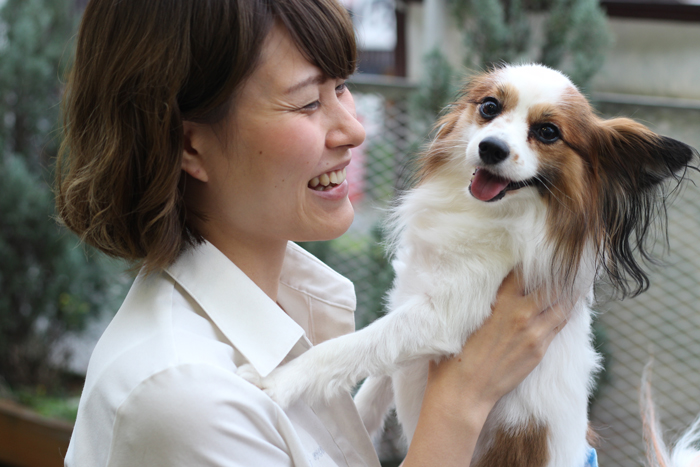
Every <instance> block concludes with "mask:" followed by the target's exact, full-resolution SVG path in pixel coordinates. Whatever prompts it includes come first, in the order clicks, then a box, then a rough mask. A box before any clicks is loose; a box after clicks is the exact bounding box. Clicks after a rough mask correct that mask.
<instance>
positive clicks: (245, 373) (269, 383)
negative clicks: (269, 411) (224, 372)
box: [236, 363, 306, 409]
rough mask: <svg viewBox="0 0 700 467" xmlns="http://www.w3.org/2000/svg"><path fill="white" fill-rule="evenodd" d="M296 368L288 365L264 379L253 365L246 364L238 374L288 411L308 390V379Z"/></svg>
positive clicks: (238, 370)
mask: <svg viewBox="0 0 700 467" xmlns="http://www.w3.org/2000/svg"><path fill="white" fill-rule="evenodd" d="M296 366H297V365H290V364H289V363H288V364H286V365H283V366H281V367H279V368H277V369H276V370H274V371H273V372H272V373H270V375H269V376H266V377H264V378H263V377H262V376H260V374H259V373H258V372H257V371H256V370H255V368H253V365H251V364H249V363H246V364H245V365H241V366H239V367H238V369H237V370H236V374H237V375H238V376H240V377H241V378H243V379H245V380H246V381H248V382H249V383H251V384H253V385H254V386H257V387H258V388H260V389H262V391H263V392H264V393H265V394H267V395H268V396H269V397H270V398H271V399H272V400H273V401H275V402H277V404H278V405H280V406H281V407H282V408H283V409H286V408H287V407H289V406H290V405H291V404H293V403H294V402H295V401H296V400H297V399H299V398H300V397H301V396H302V395H303V394H304V390H305V388H306V384H305V383H304V381H305V380H306V379H305V378H304V375H303V374H298V369H297V368H296Z"/></svg>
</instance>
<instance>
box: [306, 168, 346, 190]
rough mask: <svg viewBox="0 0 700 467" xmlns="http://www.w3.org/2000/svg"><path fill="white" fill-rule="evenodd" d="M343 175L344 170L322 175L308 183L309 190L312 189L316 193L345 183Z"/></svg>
mask: <svg viewBox="0 0 700 467" xmlns="http://www.w3.org/2000/svg"><path fill="white" fill-rule="evenodd" d="M345 174H346V169H342V170H334V171H332V172H327V173H324V174H323V175H321V176H320V177H314V178H313V179H312V180H311V181H310V182H309V188H313V189H314V190H316V191H323V190H328V189H330V188H333V187H334V186H337V185H340V184H341V183H343V182H344V181H345Z"/></svg>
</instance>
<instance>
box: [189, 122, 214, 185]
mask: <svg viewBox="0 0 700 467" xmlns="http://www.w3.org/2000/svg"><path fill="white" fill-rule="evenodd" d="M182 130H183V138H182V142H183V144H182V146H183V147H182V170H184V171H185V172H186V173H187V174H188V175H189V176H190V177H192V178H194V179H196V180H199V181H200V182H204V183H206V182H208V181H209V175H208V173H207V168H206V165H205V164H204V157H205V156H204V154H205V152H206V148H207V147H208V145H207V138H208V136H209V135H208V132H210V131H211V129H210V128H209V127H208V126H205V125H201V124H198V123H193V122H188V121H183V122H182Z"/></svg>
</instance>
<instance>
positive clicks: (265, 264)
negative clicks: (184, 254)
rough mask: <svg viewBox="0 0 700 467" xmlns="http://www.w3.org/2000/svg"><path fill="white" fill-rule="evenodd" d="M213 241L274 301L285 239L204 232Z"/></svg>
mask: <svg viewBox="0 0 700 467" xmlns="http://www.w3.org/2000/svg"><path fill="white" fill-rule="evenodd" d="M204 238H206V239H207V240H208V241H209V242H210V243H211V244H212V245H214V246H215V247H216V248H217V249H218V250H219V251H221V252H222V253H223V254H224V255H226V257H227V258H228V259H230V260H231V261H232V262H233V263H234V264H235V265H236V266H238V268H239V269H240V270H241V271H243V272H244V273H245V275H246V276H248V277H249V278H250V279H251V280H252V281H253V282H255V284H256V285H257V286H258V287H260V289H262V291H263V292H265V294H266V295H267V296H268V297H270V298H271V299H272V300H273V301H274V302H276V301H277V289H278V287H279V279H280V274H281V273H282V263H283V262H284V255H285V251H286V249H287V242H286V241H284V242H281V241H275V242H271V241H268V239H262V238H261V239H257V238H249V237H243V238H239V237H236V236H235V235H231V234H230V233H227V234H224V233H223V232H218V231H209V232H205V233H204Z"/></svg>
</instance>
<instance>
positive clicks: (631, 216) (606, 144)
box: [421, 65, 697, 295]
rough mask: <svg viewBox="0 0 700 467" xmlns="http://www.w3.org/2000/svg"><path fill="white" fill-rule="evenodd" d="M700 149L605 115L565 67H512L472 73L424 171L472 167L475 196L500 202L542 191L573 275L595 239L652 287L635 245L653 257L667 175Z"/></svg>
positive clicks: (622, 274) (563, 264)
mask: <svg viewBox="0 0 700 467" xmlns="http://www.w3.org/2000/svg"><path fill="white" fill-rule="evenodd" d="M696 155H697V153H696V152H695V150H694V149H692V148H691V147H689V146H687V145H685V144H683V143H681V142H678V141H675V140H673V139H670V138H666V137H663V136H659V135H657V134H655V133H654V132H652V131H651V130H649V129H648V128H646V127H645V126H643V125H641V124H639V123H636V122H634V121H633V120H630V119H622V118H619V119H612V120H604V119H601V118H600V117H598V116H597V115H596V114H595V112H594V111H593V110H592V108H591V107H590V105H589V104H588V102H587V100H586V99H585V97H584V96H583V95H582V94H581V93H580V92H579V91H578V90H577V89H576V87H575V86H574V85H573V84H572V83H571V81H570V80H569V79H568V78H567V77H565V76H564V75H563V74H561V73H559V72H557V71H554V70H552V69H549V68H546V67H543V66H539V65H522V66H504V67H501V68H498V69H495V70H493V71H492V72H489V73H486V74H483V75H480V76H477V77H476V78H474V79H472V80H471V82H470V83H469V84H468V86H467V87H466V88H465V90H464V93H463V96H462V98H461V99H459V100H458V101H457V102H456V103H455V104H454V105H453V106H452V107H451V108H450V111H449V112H448V113H447V114H446V115H445V116H444V117H443V118H442V119H441V120H440V121H439V122H438V125H437V136H436V139H435V141H434V143H433V144H432V146H431V148H430V149H429V150H428V151H427V152H426V155H425V157H424V158H423V161H422V168H421V175H422V177H425V178H431V177H436V176H437V177H440V176H449V177H455V176H464V174H469V175H470V177H469V179H468V180H465V189H467V190H468V196H470V197H471V199H472V201H473V202H476V203H485V204H484V206H487V205H492V206H493V208H494V209H495V210H498V208H500V207H503V206H504V205H506V206H507V204H508V203H512V202H513V201H512V200H517V199H521V200H522V199H524V198H523V196H529V197H532V196H536V197H537V198H539V199H541V200H542V201H543V202H544V203H545V205H546V207H547V216H548V220H547V223H548V224H547V226H548V237H549V239H550V240H551V242H552V243H553V245H554V248H555V255H554V265H553V266H555V268H556V269H555V270H556V271H557V272H558V274H560V275H561V276H562V277H563V278H564V279H563V280H564V282H568V283H571V281H572V280H573V279H574V277H575V275H576V271H577V270H578V266H579V262H580V259H581V256H582V254H583V251H584V249H585V248H587V247H589V246H591V245H593V246H594V248H596V249H597V251H598V261H599V263H600V265H601V266H602V267H603V269H604V270H605V272H607V273H608V276H609V278H610V279H611V281H612V283H613V284H614V285H615V286H616V288H617V290H618V291H619V292H621V294H622V295H626V294H628V293H633V294H636V293H639V292H641V291H643V290H644V289H645V288H646V287H647V286H648V279H647V276H646V274H645V273H644V271H643V270H642V268H641V266H640V264H639V262H638V259H637V258H635V254H636V256H637V257H639V255H641V257H644V258H648V253H647V250H646V242H645V240H646V237H647V233H648V231H649V229H650V226H651V225H652V223H653V220H654V219H655V218H657V217H659V216H658V215H659V214H661V216H660V217H661V220H662V221H663V217H664V214H665V213H664V212H663V208H664V203H663V195H664V191H663V183H662V182H663V181H664V180H666V179H668V178H672V177H676V178H677V179H679V176H678V175H677V174H679V173H682V172H683V171H684V170H685V168H686V167H688V164H690V163H691V160H692V159H693V157H694V156H696ZM448 174H449V175H448ZM457 174H461V175H457ZM630 280H631V281H632V282H633V285H632V286H630V285H629V281H630Z"/></svg>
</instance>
